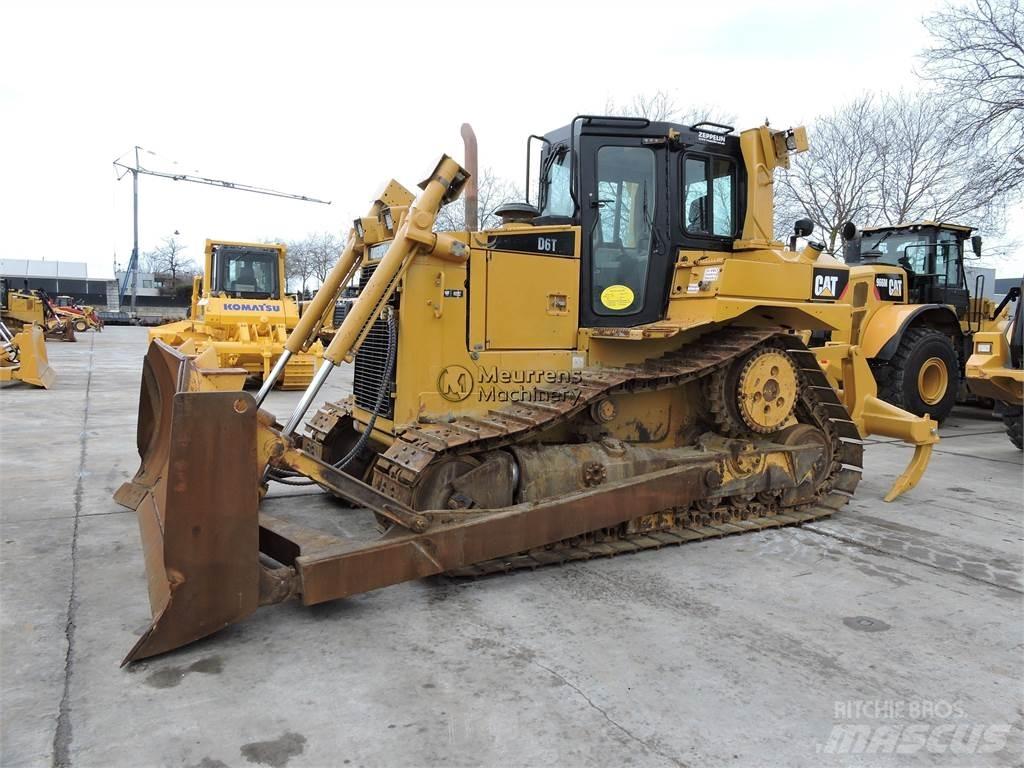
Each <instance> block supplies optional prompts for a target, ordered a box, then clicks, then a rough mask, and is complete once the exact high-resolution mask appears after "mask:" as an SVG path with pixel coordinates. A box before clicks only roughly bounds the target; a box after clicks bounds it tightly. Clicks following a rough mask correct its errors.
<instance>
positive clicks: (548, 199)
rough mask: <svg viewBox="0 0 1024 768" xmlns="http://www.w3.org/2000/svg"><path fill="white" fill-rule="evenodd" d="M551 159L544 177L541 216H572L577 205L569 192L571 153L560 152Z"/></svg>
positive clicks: (557, 151) (566, 151)
mask: <svg viewBox="0 0 1024 768" xmlns="http://www.w3.org/2000/svg"><path fill="white" fill-rule="evenodd" d="M553 151H554V152H556V155H555V156H554V157H553V158H552V159H551V162H550V165H549V166H548V169H547V176H546V178H545V179H544V210H542V211H541V216H572V215H573V214H574V213H575V210H574V209H575V206H574V205H573V202H572V195H571V193H570V192H569V183H570V179H569V173H570V170H569V169H570V153H569V152H568V150H565V151H561V152H559V150H558V149H556V150H553Z"/></svg>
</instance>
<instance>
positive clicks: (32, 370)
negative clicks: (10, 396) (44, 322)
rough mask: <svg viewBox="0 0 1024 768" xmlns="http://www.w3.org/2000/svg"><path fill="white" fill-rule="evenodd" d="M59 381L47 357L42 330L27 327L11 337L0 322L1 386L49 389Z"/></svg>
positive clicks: (29, 324) (28, 325) (6, 328)
mask: <svg viewBox="0 0 1024 768" xmlns="http://www.w3.org/2000/svg"><path fill="white" fill-rule="evenodd" d="M56 379H57V374H55V373H54V372H53V369H52V368H51V367H50V361H49V359H48V358H47V356H46V341H45V340H44V339H43V329H42V328H40V327H38V326H36V325H33V324H32V323H26V324H25V326H24V329H23V330H21V331H19V332H18V333H12V332H11V330H10V329H9V328H8V327H7V325H6V324H5V323H3V322H0V382H2V383H8V382H16V381H20V382H24V383H25V384H31V385H32V386H33V387H42V388H43V389H49V388H50V387H52V386H53V383H54V381H56Z"/></svg>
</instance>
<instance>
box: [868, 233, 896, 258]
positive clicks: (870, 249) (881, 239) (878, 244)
mask: <svg viewBox="0 0 1024 768" xmlns="http://www.w3.org/2000/svg"><path fill="white" fill-rule="evenodd" d="M894 231H895V230H892V229H890V230H889V231H888V232H886V233H885V234H884V235H882V236H881V237H880V238H878V241H877V242H876V243H875V244H874V245H872V246H871V247H870V248H868V250H867V253H871V251H873V250H875V248H877V247H878V246H880V245H881V244H882V243H883V242H885V239H886V238H887V237H889V235H891V234H892V233H893V232H894Z"/></svg>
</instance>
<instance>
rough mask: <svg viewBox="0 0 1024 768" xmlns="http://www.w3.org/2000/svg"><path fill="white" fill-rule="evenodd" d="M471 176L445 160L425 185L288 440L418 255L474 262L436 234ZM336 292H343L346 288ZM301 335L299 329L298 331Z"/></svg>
mask: <svg viewBox="0 0 1024 768" xmlns="http://www.w3.org/2000/svg"><path fill="white" fill-rule="evenodd" d="M468 177H469V176H468V174H467V173H466V171H465V170H464V169H463V168H462V166H460V165H459V164H458V163H457V162H455V161H454V160H453V159H452V158H450V157H448V156H447V155H444V156H442V157H441V160H440V161H439V162H438V163H437V165H436V166H435V168H434V171H433V173H431V175H430V177H429V178H428V179H426V180H425V181H423V182H421V184H420V189H421V190H422V191H421V192H420V194H419V195H418V196H417V198H416V200H415V201H414V202H413V204H412V206H411V207H410V208H409V210H408V211H407V212H406V214H405V216H404V217H403V218H402V219H401V221H400V222H397V221H396V222H393V224H394V225H395V226H396V231H395V236H394V239H392V240H391V243H390V245H389V246H388V250H387V253H385V254H384V256H383V258H382V259H381V261H380V264H379V265H378V266H377V269H376V270H374V273H373V277H371V278H370V280H369V282H368V283H367V284H366V286H364V287H363V289H362V292H361V293H360V295H359V299H358V300H357V301H356V302H355V304H353V306H352V309H351V310H350V311H349V313H348V314H347V315H346V316H345V320H344V322H342V324H341V327H340V328H338V330H337V331H336V332H335V334H334V339H333V340H332V341H331V343H330V345H329V346H328V347H327V349H326V350H325V351H324V364H323V365H322V366H321V367H320V370H318V371H317V373H316V376H314V377H313V381H312V382H311V383H310V385H309V387H308V388H307V389H306V391H305V392H304V393H303V395H302V398H301V399H300V400H299V404H298V406H297V407H296V408H295V411H294V412H293V413H292V415H291V417H290V418H289V419H288V421H287V422H286V423H285V426H284V429H283V430H282V431H281V434H282V436H284V437H287V436H289V435H291V434H292V433H293V432H294V431H295V429H296V427H298V425H299V422H300V421H302V418H303V417H304V416H305V415H306V411H307V410H308V409H309V406H310V404H311V403H312V401H313V398H315V397H316V395H317V393H318V392H319V391H320V388H321V387H323V385H324V382H325V381H327V377H328V376H329V375H330V373H331V370H332V369H333V368H334V367H335V366H337V365H340V364H341V363H342V362H344V361H345V360H349V361H351V360H352V357H353V355H354V354H355V352H356V350H357V349H358V345H359V343H360V342H361V341H362V339H363V338H364V337H365V335H366V333H367V331H368V330H369V328H370V326H371V325H372V323H373V321H374V320H375V319H376V318H377V317H378V316H379V315H380V313H381V311H382V310H383V308H384V306H385V305H386V304H387V302H388V300H389V299H390V298H391V295H392V294H393V293H394V291H395V288H396V287H397V286H398V282H399V280H400V279H401V277H402V275H403V274H405V271H406V270H407V269H408V267H409V264H410V263H411V262H412V260H413V259H414V258H415V257H416V256H418V255H421V254H428V253H433V254H437V255H439V256H442V257H446V258H451V259H457V260H465V259H467V258H468V257H469V253H468V248H467V247H466V245H465V244H464V243H462V242H460V241H458V240H456V239H455V238H453V237H451V236H450V235H445V234H439V233H435V232H434V231H433V227H434V221H435V220H436V218H437V213H438V211H439V210H440V209H441V206H442V205H444V204H446V203H449V202H451V201H452V200H454V199H455V198H457V197H458V196H459V193H460V192H461V191H462V187H463V185H464V184H465V183H466V180H467V179H468ZM335 287H336V288H338V287H340V283H339V284H338V286H335ZM330 289H331V286H329V285H327V284H326V283H325V285H324V286H322V287H321V289H320V291H318V292H317V299H320V297H321V294H322V293H324V292H327V294H328V296H333V295H335V294H336V292H337V291H336V290H335V291H333V292H332V291H331V290H330ZM330 300H331V299H330V298H328V299H324V300H323V301H324V302H329V301H330ZM325 308H326V303H325V304H323V305H322V306H321V308H320V311H321V312H322V311H323V309H325ZM311 309H312V310H313V312H312V315H313V317H318V316H319V315H318V314H317V313H316V305H315V304H314V306H313V307H312V308H311ZM298 330H299V329H298V328H296V331H298ZM289 341H291V339H289Z"/></svg>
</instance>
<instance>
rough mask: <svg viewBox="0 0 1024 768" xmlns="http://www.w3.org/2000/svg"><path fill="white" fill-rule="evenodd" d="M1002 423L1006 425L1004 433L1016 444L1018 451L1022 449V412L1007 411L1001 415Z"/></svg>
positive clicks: (1023, 418) (1023, 435)
mask: <svg viewBox="0 0 1024 768" xmlns="http://www.w3.org/2000/svg"><path fill="white" fill-rule="evenodd" d="M1003 424H1005V425H1006V435H1007V437H1009V438H1010V442H1011V443H1013V444H1014V445H1015V446H1017V450H1018V451H1024V413H1022V412H1021V411H1017V412H1016V413H1008V414H1005V415H1004V416H1003Z"/></svg>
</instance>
